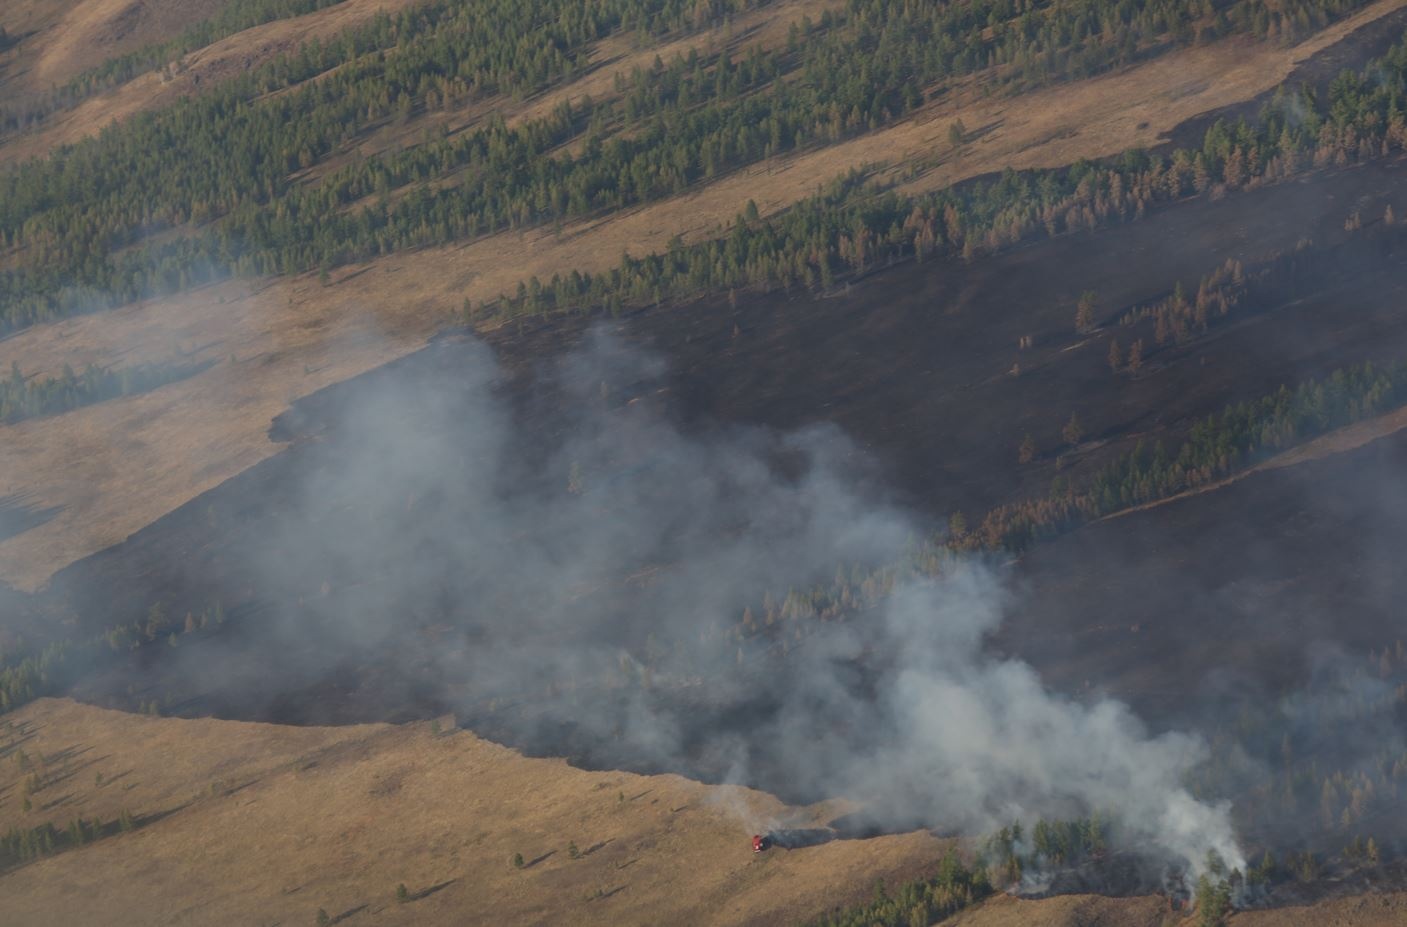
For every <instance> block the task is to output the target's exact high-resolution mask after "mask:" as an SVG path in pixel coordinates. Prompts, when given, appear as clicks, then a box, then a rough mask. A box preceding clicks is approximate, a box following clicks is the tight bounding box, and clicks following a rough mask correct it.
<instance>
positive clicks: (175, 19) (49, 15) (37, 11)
mask: <svg viewBox="0 0 1407 927" xmlns="http://www.w3.org/2000/svg"><path fill="white" fill-rule="evenodd" d="M224 2H225V0H78V2H65V0H8V2H6V3H5V5H4V6H3V8H0V27H4V28H5V30H6V31H7V32H9V33H10V34H11V35H15V36H21V37H25V38H24V41H22V42H21V43H20V45H19V46H18V47H17V48H16V49H14V50H13V51H12V52H11V53H10V54H9V55H8V56H6V58H5V59H0V60H3V61H4V71H3V74H4V78H5V82H6V85H7V89H8V90H9V91H10V92H12V93H26V92H34V91H42V90H47V89H48V88H50V87H52V86H54V85H56V84H61V83H63V82H65V81H67V80H69V79H70V78H72V77H74V76H75V75H77V74H79V73H80V72H82V71H84V70H87V69H88V68H92V67H95V66H97V65H99V64H101V63H102V62H104V61H107V60H108V59H110V58H115V57H117V56H118V55H121V54H124V53H126V52H130V51H135V50H136V49H138V48H141V47H142V46H144V45H150V44H152V43H155V42H161V41H164V40H166V39H169V38H171V37H173V36H175V35H178V34H179V33H180V32H181V31H182V30H183V29H186V28H187V27H189V26H191V25H194V24H195V23H197V22H200V21H201V20H202V19H206V18H208V17H209V16H210V15H211V14H212V13H213V12H215V11H216V10H218V9H219V8H220V7H221V6H223V5H224ZM6 59H8V60H6Z"/></svg>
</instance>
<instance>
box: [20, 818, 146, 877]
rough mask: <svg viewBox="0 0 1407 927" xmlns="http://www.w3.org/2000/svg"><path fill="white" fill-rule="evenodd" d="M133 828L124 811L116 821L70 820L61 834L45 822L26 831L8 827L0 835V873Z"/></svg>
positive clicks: (131, 819) (95, 819) (131, 820)
mask: <svg viewBox="0 0 1407 927" xmlns="http://www.w3.org/2000/svg"><path fill="white" fill-rule="evenodd" d="M133 826H134V822H133V818H132V815H131V813H130V812H129V811H126V810H125V809H124V810H123V811H122V814H121V817H120V818H119V819H118V820H117V821H108V822H103V821H102V820H100V819H97V818H93V819H91V820H90V819H86V818H74V819H73V820H72V821H70V822H69V825H68V827H65V828H63V829H62V830H60V829H59V828H56V827H54V825H53V824H51V823H49V822H47V821H46V822H44V823H43V824H40V825H38V826H35V827H31V828H28V829H22V828H19V827H11V828H10V829H9V830H8V831H6V832H5V833H3V834H0V869H9V868H11V867H13V866H18V865H21V864H23V863H27V862H30V861H32V860H35V859H39V858H41V857H44V856H50V855H52V854H54V853H59V852H62V851H63V850H68V849H74V848H76V847H81V846H83V845H84V844H85V843H91V842H93V841H94V840H99V839H101V838H103V837H108V836H111V835H113V834H115V833H118V832H119V831H123V832H125V831H129V830H131V829H132V828H133Z"/></svg>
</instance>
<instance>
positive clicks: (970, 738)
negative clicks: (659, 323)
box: [176, 331, 1243, 873]
mask: <svg viewBox="0 0 1407 927" xmlns="http://www.w3.org/2000/svg"><path fill="white" fill-rule="evenodd" d="M436 352H439V353H436ZM437 358H438V360H437ZM424 363H425V365H426V367H427V368H429V367H435V366H436V365H438V368H437V369H439V370H440V373H437V374H435V375H433V376H427V377H424V378H420V379H417V378H416V377H415V376H411V375H409V374H406V373H404V372H403V371H402V372H397V371H389V372H387V373H385V374H383V375H381V376H380V377H379V378H377V379H375V380H372V381H369V383H368V386H367V387H366V388H364V389H362V390H360V391H359V392H356V393H354V394H352V396H353V398H352V399H351V400H350V401H348V403H347V405H346V407H345V408H344V409H343V410H341V411H339V412H338V413H337V414H336V415H335V421H334V423H333V424H332V425H331V426H329V427H328V428H327V429H326V432H325V434H324V436H323V437H321V438H319V439H318V441H316V442H311V443H308V444H306V445H305V446H304V447H302V448H301V449H299V450H298V451H296V453H302V454H304V455H305V460H304V462H303V464H301V465H300V466H301V470H300V471H299V472H300V473H301V474H302V475H301V476H300V477H299V479H298V483H297V485H296V486H295V487H293V488H292V489H291V490H290V496H289V498H288V500H281V501H279V503H278V504H277V506H276V512H277V515H276V517H271V522H270V524H271V527H270V528H269V531H270V534H269V536H267V537H264V538H261V539H260V543H259V544H258V545H257V546H256V549H257V550H259V551H261V552H262V553H261V554H260V555H259V556H257V557H256V558H255V560H254V562H253V563H251V564H249V565H248V567H247V577H245V578H247V581H248V585H249V586H250V587H252V588H257V589H259V590H261V591H262V592H263V593H264V594H265V597H266V598H267V599H269V600H274V601H281V602H297V603H298V605H297V606H296V607H290V608H288V609H286V610H284V611H283V612H280V613H279V616H278V619H277V620H276V621H269V620H264V621H263V623H262V624H261V625H260V626H259V630H258V632H257V641H256V642H255V643H251V644H250V645H249V647H250V650H248V651H240V654H242V657H241V656H235V657H232V658H230V659H227V660H226V661H225V662H224V664H223V665H217V663H218V661H216V660H212V654H211V652H210V650H209V649H208V648H204V649H202V648H190V652H189V653H188V654H187V653H185V652H182V653H180V654H178V655H177V657H176V659H180V660H183V661H185V664H184V665H185V668H186V670H187V674H188V678H189V680H190V682H191V686H192V687H205V688H206V689H210V688H211V687H218V686H219V685H222V684H223V685H226V686H227V687H228V688H229V689H230V690H231V691H234V690H239V691H241V692H244V693H248V692H250V691H266V692H271V697H272V695H273V692H272V690H275V689H279V688H281V689H283V690H285V691H288V690H295V689H296V688H297V686H298V685H308V684H311V683H312V682H314V681H315V680H317V679H320V678H322V677H324V676H326V675H328V674H329V673H332V672H333V671H334V670H336V669H337V668H338V667H341V666H344V665H346V664H356V663H363V662H365V661H367V660H376V661H379V663H380V664H383V665H391V666H393V667H394V670H393V671H389V672H385V673H383V674H382V677H381V678H383V679H384V678H393V679H398V680H400V682H399V683H398V684H399V685H402V686H404V687H406V688H408V689H415V690H416V691H418V692H422V693H423V692H425V691H429V692H430V693H431V697H432V698H433V699H434V700H435V701H436V702H438V703H440V704H445V705H447V706H448V707H451V708H454V709H456V710H457V711H459V713H460V715H461V717H463V718H465V719H466V720H468V722H469V723H471V724H473V725H474V726H476V727H478V728H479V729H480V730H481V731H483V732H484V733H486V734H488V735H490V736H502V737H503V738H504V739H507V740H510V741H511V742H515V743H518V744H520V745H522V746H524V747H525V748H527V749H529V750H535V751H539V752H557V753H564V752H565V753H570V754H572V755H577V756H583V755H586V756H589V757H590V756H594V757H596V758H598V759H597V761H598V762H606V763H614V764H622V765H630V766H633V767H635V768H642V769H673V770H677V771H683V772H691V773H694V774H697V775H702V776H705V777H707V778H711V779H713V780H714V781H725V782H726V781H732V782H740V783H745V784H749V785H762V786H764V787H773V788H776V789H778V790H779V791H782V792H783V793H784V794H786V795H788V796H796V795H803V796H806V797H807V798H809V799H814V798H820V797H840V798H847V799H851V800H853V801H855V802H858V803H860V804H861V806H862V808H863V815H864V816H865V818H866V819H867V820H871V821H874V822H875V823H876V824H878V825H881V826H890V827H901V826H927V827H933V828H937V829H940V830H943V831H945V832H965V833H968V834H973V835H980V834H982V833H983V832H985V831H987V830H990V829H991V828H994V827H997V826H1000V825H1003V824H1006V823H1010V822H1011V821H1012V820H1015V819H1022V820H1026V821H1028V822H1029V821H1032V820H1034V819H1035V818H1037V817H1041V816H1045V817H1067V818H1068V817H1072V816H1078V815H1083V814H1088V813H1091V812H1101V813H1104V814H1106V815H1111V816H1112V817H1113V818H1115V819H1116V820H1117V821H1118V822H1119V828H1120V834H1121V835H1122V836H1123V838H1124V839H1125V840H1126V841H1129V842H1131V843H1132V844H1134V845H1135V847H1136V848H1137V849H1138V850H1140V851H1146V852H1147V853H1148V854H1149V855H1151V856H1154V857H1157V858H1159V859H1161V860H1162V861H1164V862H1166V863H1169V864H1172V865H1174V866H1176V867H1179V868H1183V869H1186V870H1190V871H1192V872H1194V873H1195V872H1197V871H1198V870H1199V869H1200V867H1201V865H1202V861H1203V860H1204V859H1205V857H1206V854H1207V851H1208V850H1215V851H1217V852H1218V853H1220V854H1221V855H1222V857H1224V858H1225V859H1226V860H1227V861H1228V863H1229V864H1230V865H1233V866H1242V865H1243V860H1242V857H1241V853H1240V852H1239V850H1238V848H1237V845H1236V841H1235V838H1234V836H1233V833H1232V829H1231V825H1230V822H1229V818H1228V809H1227V808H1226V807H1225V806H1222V805H1213V804H1208V803H1206V802H1202V801H1198V800H1196V799H1195V798H1193V797H1192V796H1191V795H1190V794H1189V793H1188V791H1187V790H1186V789H1185V788H1184V786H1183V785H1182V779H1183V777H1184V774H1185V773H1186V772H1187V771H1188V770H1189V769H1190V768H1192V767H1193V766H1194V765H1195V764H1196V763H1198V762H1199V760H1201V759H1202V758H1203V756H1204V755H1205V747H1204V745H1203V744H1202V743H1201V742H1200V741H1199V740H1198V739H1197V738H1196V737H1193V736H1190V735H1184V734H1176V733H1171V734H1163V735H1160V736H1152V735H1150V734H1149V733H1148V732H1147V731H1146V730H1145V728H1144V727H1143V725H1142V724H1141V723H1140V722H1139V721H1138V719H1137V718H1135V717H1134V716H1133V715H1132V713H1131V712H1130V711H1129V710H1128V709H1127V708H1126V707H1125V706H1123V705H1121V704H1120V703H1118V702H1115V701H1111V700H1108V699H1100V700H1095V701H1092V702H1086V701H1080V700H1076V699H1074V698H1070V697H1066V696H1063V695H1059V694H1057V693H1054V692H1052V691H1050V690H1049V689H1048V688H1047V687H1046V686H1045V685H1044V684H1043V683H1042V681H1041V680H1040V679H1039V678H1038V677H1037V675H1036V673H1035V672H1034V670H1032V668H1031V667H1030V666H1028V665H1026V664H1024V663H1022V662H1020V661H1017V660H1013V659H1006V658H1001V657H998V656H994V655H992V654H990V653H989V652H988V651H987V650H986V649H985V648H984V640H985V639H986V637H987V636H988V635H989V634H991V633H992V632H993V631H994V630H996V629H997V628H998V626H999V625H1000V624H1001V622H1002V620H1003V616H1004V614H1005V613H1006V610H1007V609H1008V608H1010V607H1011V604H1010V597H1009V596H1008V595H1007V592H1006V590H1005V588H1004V585H1003V579H1002V577H1001V575H1000V573H999V571H998V570H996V569H995V568H990V567H988V566H985V565H983V564H981V563H979V562H977V561H975V560H974V561H971V562H968V563H965V564H959V565H956V566H954V567H953V568H952V569H949V570H948V571H947V572H946V573H944V574H943V575H942V576H940V577H939V578H938V579H934V580H931V581H924V580H918V579H915V580H911V581H907V582H905V583H904V584H902V585H901V586H899V588H897V589H896V590H895V591H894V592H893V594H892V595H890V596H889V597H888V598H887V599H886V600H885V601H884V602H883V603H882V604H881V605H880V606H879V607H878V608H874V609H869V610H862V611H861V612H860V613H859V614H856V615H852V616H851V617H850V618H848V619H846V620H842V621H828V622H816V621H810V620H809V619H801V620H797V619H794V618H793V619H791V620H786V619H781V625H782V626H781V627H779V628H776V629H772V632H771V635H770V637H768V636H767V635H766V634H764V635H763V637H764V639H768V640H771V641H773V642H775V645H767V646H763V645H752V644H748V643H747V642H739V641H738V640H736V639H735V638H733V637H731V636H730V631H729V629H731V628H732V627H733V626H735V625H736V623H737V622H738V620H739V616H740V615H741V614H742V613H743V609H744V608H745V607H756V606H757V603H758V602H759V600H761V599H762V596H763V594H764V593H765V592H767V591H769V590H770V591H771V592H772V593H773V594H775V595H785V592H786V590H787V589H789V588H797V589H804V588H807V587H808V585H810V584H814V583H817V582H822V581H826V580H829V579H830V578H831V577H832V576H834V575H835V574H836V571H837V567H841V568H844V567H845V565H847V564H856V563H859V564H882V563H888V562H893V561H896V560H898V559H899V558H901V557H902V556H903V554H904V552H905V550H906V549H907V547H908V545H909V544H910V543H911V539H912V538H914V537H916V536H922V535H923V534H924V533H925V530H926V529H925V526H923V525H922V524H920V523H919V522H918V521H917V520H916V519H914V518H912V517H910V516H909V515H907V514H905V513H904V512H902V511H900V510H898V509H897V508H896V507H895V506H894V505H892V504H890V503H888V502H886V500H885V497H884V493H883V491H882V489H881V488H880V487H882V483H883V481H882V480H881V479H879V478H878V477H877V476H876V474H877V473H878V472H879V471H878V469H877V466H876V465H875V463H874V462H873V461H868V460H867V459H866V457H865V455H864V454H862V453H860V452H858V451H857V449H856V448H855V447H854V446H853V445H852V444H851V443H850V442H849V441H847V440H846V439H845V437H844V436H843V435H841V434H840V433H838V431H837V430H835V429H833V428H826V427H818V428H814V429H809V430H807V431H804V432H801V433H797V434H789V435H775V434H769V433H766V432H764V431H761V430H757V429H741V428H731V429H723V428H712V429H710V428H707V427H703V426H698V427H694V428H691V429H690V431H689V432H688V433H685V432H684V431H682V430H681V429H680V428H678V427H676V426H674V425H672V424H670V423H669V421H668V420H667V418H666V416H664V415H663V414H661V413H660V412H659V411H658V410H657V409H656V408H655V407H654V403H655V402H656V401H657V400H658V401H662V399H661V397H660V394H659V393H658V390H659V389H660V388H661V387H660V383H661V382H662V381H661V379H660V376H661V373H662V371H661V368H660V365H659V363H658V362H657V361H655V360H653V359H652V358H649V357H648V356H644V355H642V354H641V353H640V352H639V351H637V350H634V349H630V348H627V347H625V346H624V345H623V344H622V343H621V342H620V341H619V340H617V339H616V338H614V337H611V336H609V335H607V334H604V333H602V332H599V331H598V332H596V333H595V334H593V335H591V336H589V337H588V338H587V343H586V346H585V347H584V348H582V349H580V350H578V351H577V352H575V353H574V354H572V355H571V357H570V358H569V359H568V360H567V361H566V362H563V363H561V364H559V365H558V366H557V367H556V368H554V369H552V370H550V371H548V372H545V373H544V374H543V376H542V377H541V378H540V379H541V380H542V381H543V382H546V383H550V384H552V388H551V389H550V390H548V393H547V395H548V399H547V400H545V401H544V403H543V405H544V407H545V408H547V409H548V410H549V411H546V412H544V411H543V409H542V408H537V409H536V411H534V412H532V414H533V415H536V416H537V417H538V418H539V419H543V420H545V423H544V421H539V423H538V425H536V426H535V427H534V428H532V429H525V427H524V425H523V424H522V421H521V419H522V417H523V415H524V414H525V413H524V412H523V409H522V408H521V407H520V406H518V405H515V404H514V402H513V401H510V398H509V397H508V396H505V395H504V393H505V390H504V384H503V379H504V377H503V373H502V371H500V369H499V368H498V366H497V364H496V362H495V360H494V359H493V357H492V355H491V353H490V351H489V350H488V349H487V348H486V347H485V346H483V345H482V344H476V343H469V344H456V345H441V346H438V347H432V348H431V349H429V355H428V357H427V359H424ZM450 384H452V388H451V386H450ZM955 452H960V450H955ZM756 618H757V621H758V622H759V623H760V622H762V621H763V616H762V615H761V614H758V615H757V616H756ZM802 625H806V627H805V628H804V633H803V628H802ZM251 633H252V632H251ZM782 642H785V643H786V645H787V649H788V652H787V654H786V656H779V655H778V653H777V652H776V651H777V650H778V647H779V645H780V643H782ZM227 646H229V647H230V648H231V651H232V652H233V651H234V649H235V647H236V645H234V644H229V645H227ZM183 650H184V649H183ZM256 651H257V653H258V655H259V656H258V658H257V659H255V658H251V657H250V653H254V652H256ZM256 678H257V679H262V680H265V682H262V683H257V682H256ZM269 679H274V680H281V681H282V682H284V683H285V685H284V686H282V687H271V686H269V685H268V684H267V680H269ZM393 689H394V686H393V684H392V683H385V685H384V691H385V692H391V691H392V690H393ZM245 697H246V698H247V697H250V696H248V695H247V694H246V695H245ZM278 697H281V698H287V697H288V696H287V695H286V694H281V695H279V696H278ZM388 697H389V696H388Z"/></svg>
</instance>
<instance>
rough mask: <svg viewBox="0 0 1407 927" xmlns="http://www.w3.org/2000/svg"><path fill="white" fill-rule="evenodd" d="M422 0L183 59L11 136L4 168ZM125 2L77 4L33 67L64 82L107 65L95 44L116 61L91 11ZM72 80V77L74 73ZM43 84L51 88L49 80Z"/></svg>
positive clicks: (241, 39) (361, 8)
mask: <svg viewBox="0 0 1407 927" xmlns="http://www.w3.org/2000/svg"><path fill="white" fill-rule="evenodd" d="M418 2H420V0H346V2H344V3H339V4H337V5H336V6H331V7H328V8H327V9H324V10H319V11H318V12H316V13H310V14H308V15H306V16H298V17H294V18H292V19H282V20H277V21H275V22H271V23H265V24H264V25H262V26H256V27H254V28H252V29H246V30H245V31H243V32H239V33H236V34H235V35H232V36H228V37H226V38H224V39H221V40H220V41H218V42H215V43H213V44H211V45H208V46H206V47H205V48H201V49H197V50H195V51H193V52H190V53H188V54H186V55H184V56H182V57H181V58H180V60H179V61H178V62H174V64H175V68H174V69H173V76H172V78H171V79H170V80H167V79H166V78H165V77H164V76H163V75H162V74H161V73H160V72H155V71H154V72H151V73H147V74H142V75H140V76H138V77H136V78H134V79H132V80H130V81H128V82H127V83H125V84H123V85H121V86H119V87H115V88H113V89H112V90H109V91H106V92H104V93H99V94H96V95H95V96H93V97H90V98H89V99H87V100H85V101H84V102H82V103H80V104H79V105H78V106H76V107H74V108H72V109H69V110H63V111H61V112H58V113H55V114H54V115H52V116H50V117H49V118H48V119H46V120H45V121H44V122H43V123H42V124H41V125H40V126H38V127H36V128H34V129H32V130H30V131H27V132H25V133H23V134H20V135H16V136H13V137H11V138H9V139H7V140H6V141H5V143H4V144H0V164H4V163H13V162H16V161H22V160H24V159H25V158H30V157H35V156H40V155H43V154H45V153H46V152H47V151H49V150H50V149H51V148H54V147H56V146H58V145H63V144H69V143H72V142H76V141H78V140H80V139H82V138H85V137H87V136H89V135H96V134H97V133H98V132H99V131H100V130H101V129H103V127H105V126H107V125H109V124H111V123H112V122H114V121H119V120H122V119H125V118H127V117H129V116H131V115H133V114H135V113H139V112H142V111H144V110H149V109H155V108H157V107H160V106H164V105H166V104H168V103H170V102H171V101H172V100H175V99H177V98H178V97H183V96H189V95H191V94H193V93H196V92H198V91H199V90H200V89H201V88H202V87H209V86H212V85H213V84H215V83H216V82H218V81H221V80H225V79H228V78H230V77H233V76H236V75H238V74H241V73H243V72H245V71H247V70H249V69H250V68H254V67H257V66H259V65H260V64H263V63H264V62H266V61H268V60H270V59H272V58H274V57H276V56H278V55H280V54H284V53H286V52H289V51H291V50H293V49H294V48H297V47H298V46H299V45H301V44H303V43H305V42H308V41H311V40H312V39H315V38H319V39H326V38H327V37H328V36H331V35H335V34H337V33H338V32H342V31H345V30H347V29H351V28H353V27H355V26H357V25H359V24H361V23H363V22H366V21H368V20H370V19H371V18H372V17H373V16H375V15H376V14H377V13H379V12H383V11H385V12H395V11H396V10H399V9H402V8H404V7H408V6H412V5H414V4H415V3H418ZM121 5H122V4H121V0H101V3H100V2H99V0H88V2H86V3H84V4H82V5H80V6H79V7H76V8H75V9H74V11H73V12H72V13H70V14H69V16H68V17H66V18H65V20H64V24H62V25H61V26H60V27H58V28H56V30H55V33H56V35H55V38H54V39H53V40H52V41H49V42H47V43H45V44H44V45H43V46H42V48H43V51H42V52H40V53H39V56H40V63H39V65H37V66H36V68H35V70H36V71H42V70H43V69H44V68H48V69H49V72H48V73H46V75H45V80H47V81H50V82H58V78H57V77H56V76H54V75H56V74H58V73H60V72H61V70H62V69H63V68H64V67H67V68H68V69H69V70H72V65H71V64H69V65H65V64H64V62H73V61H79V62H86V63H85V64H84V67H91V66H92V64H93V63H96V61H100V60H102V57H103V54H99V55H98V57H97V58H94V50H93V48H92V46H93V45H94V44H95V43H96V44H97V45H98V46H100V47H102V48H103V50H104V54H107V55H108V56H110V53H107V52H106V47H105V46H103V44H102V43H103V39H102V36H103V31H102V30H103V28H104V26H105V25H107V24H106V22H105V21H104V20H103V19H101V17H100V16H98V15H97V12H98V11H97V10H96V9H90V8H97V7H99V6H101V7H102V11H103V12H107V13H111V12H112V10H111V9H109V8H110V7H120V6H121ZM193 6H195V5H193ZM75 18H80V19H81V20H82V22H81V23H80V24H78V25H75V26H72V27H70V25H69V22H70V21H71V20H74V19H75ZM194 18H195V19H199V18H200V17H198V16H197V17H194ZM176 31H179V30H176ZM46 35H47V34H46ZM79 70H81V68H79ZM74 73H76V72H74ZM67 76H68V77H71V76H73V75H72V74H71V73H70V74H67ZM36 79H37V78H36ZM42 86H48V83H43V84H42Z"/></svg>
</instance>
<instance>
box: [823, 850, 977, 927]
mask: <svg viewBox="0 0 1407 927" xmlns="http://www.w3.org/2000/svg"><path fill="white" fill-rule="evenodd" d="M991 893H992V886H991V883H990V882H988V880H987V875H986V870H985V868H984V867H982V866H975V867H972V868H969V867H968V866H966V865H965V864H964V863H963V861H962V860H961V859H960V858H959V857H958V855H957V854H956V853H955V852H953V851H952V850H949V851H948V853H947V854H945V855H944V857H943V859H942V861H941V862H940V863H939V864H938V871H937V872H936V873H935V874H934V875H932V876H930V877H928V878H921V879H914V880H912V881H908V882H904V883H902V884H900V885H898V886H896V887H894V888H886V887H885V886H884V883H882V882H881V883H878V884H876V886H875V892H874V897H873V898H872V899H871V900H869V901H866V902H863V903H861V904H857V905H853V906H851V907H848V908H842V909H839V910H836V911H832V912H831V913H829V914H826V915H824V916H822V917H819V918H816V919H815V920H813V921H811V922H810V927H910V925H914V924H921V925H924V927H927V925H928V924H932V923H934V922H935V921H939V920H942V919H943V918H945V917H948V916H950V915H952V914H956V913H957V912H958V911H961V910H962V909H963V908H966V907H970V906H971V905H973V904H974V903H976V902H978V901H981V900H982V899H983V898H986V897H987V896H988V895H990V894H991Z"/></svg>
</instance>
